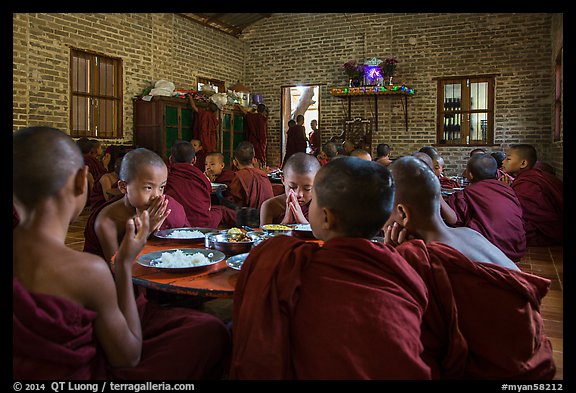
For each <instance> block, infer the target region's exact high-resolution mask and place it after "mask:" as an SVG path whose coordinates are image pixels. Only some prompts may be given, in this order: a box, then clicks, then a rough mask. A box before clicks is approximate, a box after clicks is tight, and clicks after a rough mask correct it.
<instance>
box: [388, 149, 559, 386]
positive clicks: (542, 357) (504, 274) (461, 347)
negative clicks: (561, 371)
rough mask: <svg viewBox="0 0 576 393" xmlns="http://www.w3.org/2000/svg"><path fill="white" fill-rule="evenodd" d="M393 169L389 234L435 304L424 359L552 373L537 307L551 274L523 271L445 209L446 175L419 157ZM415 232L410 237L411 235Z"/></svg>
mask: <svg viewBox="0 0 576 393" xmlns="http://www.w3.org/2000/svg"><path fill="white" fill-rule="evenodd" d="M390 170H391V172H392V176H393V178H394V181H395V184H396V195H395V202H394V203H395V206H394V209H393V211H392V215H391V216H390V220H389V221H388V224H389V225H388V226H387V229H386V235H385V241H386V243H388V244H392V245H398V244H400V245H399V246H397V247H396V250H397V251H398V252H399V253H400V254H402V255H403V256H404V258H405V259H406V261H408V263H409V264H410V265H411V266H412V267H413V268H414V269H416V271H417V272H418V273H419V274H420V276H421V277H422V278H423V280H424V282H425V283H426V285H427V288H428V294H429V298H430V299H429V304H428V307H427V309H426V312H425V314H424V320H423V324H422V343H423V344H424V347H425V350H424V353H423V354H422V356H423V359H424V360H425V361H426V363H427V364H428V365H429V366H430V367H431V369H432V376H433V378H441V379H507V380H516V379H551V378H552V377H553V376H554V373H555V365H554V362H553V358H552V347H551V344H550V341H549V340H548V339H547V337H546V336H545V335H544V326H543V322H542V318H541V316H540V313H539V308H540V302H541V300H542V298H543V297H544V296H545V295H546V293H547V291H548V289H549V286H550V280H548V279H544V278H541V277H537V276H534V275H532V274H527V273H523V272H520V270H519V269H518V267H516V265H515V264H514V263H513V262H512V261H511V260H510V259H509V258H507V257H506V255H504V254H503V253H502V251H500V250H499V249H498V248H497V247H496V246H494V245H493V244H492V243H490V242H489V241H488V240H486V239H485V238H484V237H483V236H482V235H481V234H479V233H478V232H476V231H474V230H472V229H470V228H466V227H461V228H450V227H448V226H447V225H446V224H445V223H444V221H443V220H442V218H441V216H440V210H439V208H438V207H439V202H440V199H441V197H440V182H439V180H438V178H437V176H435V174H434V173H433V172H432V171H431V170H430V168H429V167H428V166H426V165H425V164H424V163H423V162H421V161H419V160H417V159H416V158H414V157H402V158H399V159H397V160H396V161H395V162H394V163H393V164H392V165H391V166H390ZM406 239H412V240H406Z"/></svg>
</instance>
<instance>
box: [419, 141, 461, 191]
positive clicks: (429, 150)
mask: <svg viewBox="0 0 576 393" xmlns="http://www.w3.org/2000/svg"><path fill="white" fill-rule="evenodd" d="M420 152H422V153H426V154H428V155H429V156H430V158H432V162H433V163H434V173H435V174H436V176H437V177H438V180H440V186H441V187H442V188H460V184H459V183H458V182H457V181H455V180H452V179H450V178H449V177H446V176H444V165H445V164H444V159H443V158H442V156H441V155H440V153H438V151H437V150H436V149H434V147H433V146H424V147H422V148H421V149H420Z"/></svg>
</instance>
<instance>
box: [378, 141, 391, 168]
mask: <svg viewBox="0 0 576 393" xmlns="http://www.w3.org/2000/svg"><path fill="white" fill-rule="evenodd" d="M391 153H392V149H391V148H390V145H388V144H387V143H379V144H378V146H376V156H377V158H376V159H375V160H374V161H376V162H377V163H378V164H381V165H384V166H388V165H390V164H392V162H393V161H392V159H391V158H390V154H391Z"/></svg>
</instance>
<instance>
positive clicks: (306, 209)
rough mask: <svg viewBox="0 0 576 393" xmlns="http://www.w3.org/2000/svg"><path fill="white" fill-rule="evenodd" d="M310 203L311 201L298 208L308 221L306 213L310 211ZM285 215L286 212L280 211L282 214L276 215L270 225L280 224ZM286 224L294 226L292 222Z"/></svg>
mask: <svg viewBox="0 0 576 393" xmlns="http://www.w3.org/2000/svg"><path fill="white" fill-rule="evenodd" d="M310 203H312V200H310V201H308V203H305V204H304V205H302V206H300V208H301V209H302V214H304V217H305V218H306V219H307V220H308V212H309V211H310ZM285 214H286V210H285V209H284V210H283V211H282V214H278V216H276V217H274V218H273V219H272V224H280V223H281V222H282V220H283V219H284V215H285ZM288 224H295V223H293V222H289V223H288Z"/></svg>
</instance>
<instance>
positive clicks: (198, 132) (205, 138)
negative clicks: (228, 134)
mask: <svg viewBox="0 0 576 393" xmlns="http://www.w3.org/2000/svg"><path fill="white" fill-rule="evenodd" d="M192 133H193V135H194V139H198V140H200V142H202V147H203V148H204V150H205V153H204V154H206V152H213V151H216V145H217V144H218V143H217V137H216V135H217V134H218V116H217V115H216V113H214V112H212V111H211V110H208V109H202V108H198V112H196V118H195V120H194V125H193V127H192ZM200 169H201V170H202V171H204V163H202V168H200Z"/></svg>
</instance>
